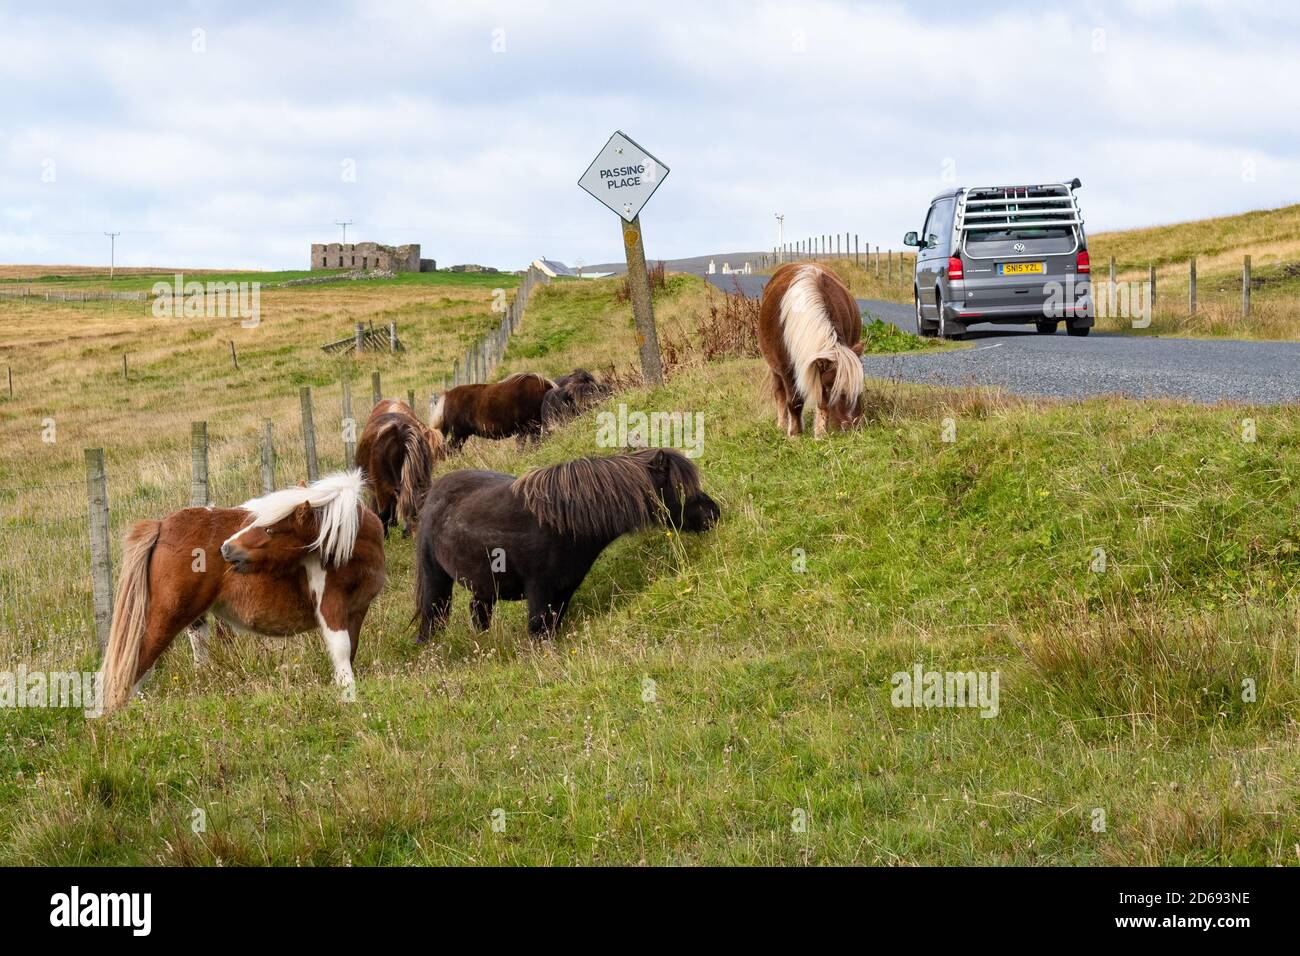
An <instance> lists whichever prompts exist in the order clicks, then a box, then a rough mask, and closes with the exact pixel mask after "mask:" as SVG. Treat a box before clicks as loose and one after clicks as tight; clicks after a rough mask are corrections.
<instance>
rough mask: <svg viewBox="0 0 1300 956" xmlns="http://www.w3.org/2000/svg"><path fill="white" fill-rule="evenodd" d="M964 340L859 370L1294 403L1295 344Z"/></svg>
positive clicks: (1103, 338) (995, 328)
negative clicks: (956, 347) (945, 348)
mask: <svg viewBox="0 0 1300 956" xmlns="http://www.w3.org/2000/svg"><path fill="white" fill-rule="evenodd" d="M706 278H707V279H708V280H709V281H710V282H712V283H713V284H714V285H716V286H717V287H718V288H720V289H725V290H726V291H728V292H734V291H736V288H737V286H739V288H740V291H741V292H743V293H744V294H745V295H747V296H750V297H757V296H759V295H761V294H762V291H763V286H764V285H766V284H767V276H756V275H755V276H723V275H711V276H706ZM858 303H859V305H861V306H862V308H863V310H864V311H865V312H866V313H868V314H869V315H872V316H875V317H876V318H879V319H883V320H885V321H887V322H892V323H893V324H894V325H897V326H898V327H899V328H902V329H905V330H906V331H908V332H912V331H915V327H916V323H915V319H914V318H913V316H912V308H911V306H906V305H899V304H898V303H896V302H879V301H876V300H871V299H859V300H858ZM967 340H968V341H969V342H970V343H971V344H970V347H968V348H964V349H959V350H951V351H945V352H940V353H935V354H920V355H912V354H902V355H868V356H866V357H864V358H863V360H862V364H863V366H864V367H865V368H866V370H867V374H868V375H872V376H876V377H878V378H889V377H897V378H900V379H902V380H904V381H908V382H922V383H925V384H930V385H994V386H998V387H1000V388H1004V389H1006V390H1007V391H1009V392H1014V393H1016V394H1020V395H1044V396H1052V397H1069V398H1078V397H1084V396H1089V395H1105V394H1121V395H1129V396H1132V397H1134V398H1182V399H1190V400H1192V401H1197V402H1217V401H1238V402H1247V403H1257V404H1275V403H1281V402H1298V401H1300V342H1234V341H1229V340H1224V339H1217V340H1212V339H1177V338H1153V337H1139V336H1128V335H1113V334H1111V335H1108V334H1104V333H1098V332H1095V331H1094V332H1093V333H1092V334H1091V335H1089V336H1088V337H1087V338H1078V339H1076V338H1070V337H1069V336H1067V335H1066V334H1065V332H1064V330H1062V331H1059V332H1057V333H1056V334H1055V335H1039V334H1037V333H1036V332H1035V331H1034V330H1033V328H1032V327H1028V331H1026V326H1022V325H987V326H985V325H979V326H975V327H974V328H972V329H971V331H970V333H969V334H968V335H967Z"/></svg>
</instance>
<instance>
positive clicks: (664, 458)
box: [650, 448, 673, 475]
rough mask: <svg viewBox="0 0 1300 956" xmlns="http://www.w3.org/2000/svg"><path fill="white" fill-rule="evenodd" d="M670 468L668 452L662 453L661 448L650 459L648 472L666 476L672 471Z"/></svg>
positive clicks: (670, 461) (670, 460)
mask: <svg viewBox="0 0 1300 956" xmlns="http://www.w3.org/2000/svg"><path fill="white" fill-rule="evenodd" d="M672 466H673V463H672V459H670V458H669V457H668V452H666V451H664V450H663V449H662V448H660V449H659V450H658V451H657V452H655V453H654V457H653V458H651V459H650V470H651V471H655V472H658V473H659V474H661V475H666V474H668V472H669V471H670V470H671V469H672Z"/></svg>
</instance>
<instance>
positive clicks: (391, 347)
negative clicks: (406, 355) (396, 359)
mask: <svg viewBox="0 0 1300 956" xmlns="http://www.w3.org/2000/svg"><path fill="white" fill-rule="evenodd" d="M388 351H390V352H396V351H397V323H396V322H389V323H388Z"/></svg>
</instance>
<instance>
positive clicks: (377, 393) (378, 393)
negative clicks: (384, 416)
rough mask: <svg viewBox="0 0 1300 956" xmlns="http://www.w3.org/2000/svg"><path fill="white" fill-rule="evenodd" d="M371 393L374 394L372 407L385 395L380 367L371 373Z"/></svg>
mask: <svg viewBox="0 0 1300 956" xmlns="http://www.w3.org/2000/svg"><path fill="white" fill-rule="evenodd" d="M370 394H371V395H372V396H374V401H373V402H371V403H370V407H371V408H374V407H375V406H376V405H378V404H379V400H380V399H381V398H383V397H384V390H383V388H381V387H380V382H379V370H378V369H376V370H375V371H373V372H371V373H370Z"/></svg>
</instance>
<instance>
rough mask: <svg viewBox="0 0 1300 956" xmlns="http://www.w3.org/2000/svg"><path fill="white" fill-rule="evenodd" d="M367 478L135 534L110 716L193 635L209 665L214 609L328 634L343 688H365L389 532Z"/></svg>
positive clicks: (278, 632)
mask: <svg viewBox="0 0 1300 956" xmlns="http://www.w3.org/2000/svg"><path fill="white" fill-rule="evenodd" d="M363 484H364V479H363V477H362V474H361V472H360V471H349V472H344V473H340V474H336V475H330V476H328V477H326V478H322V479H321V480H320V481H318V482H316V483H314V484H311V485H308V486H307V487H305V488H287V489H285V490H283V491H275V492H272V493H271V494H269V495H264V496H263V497H261V498H254V499H253V500H252V501H248V502H245V503H244V505H242V506H241V507H239V508H185V509H183V510H181V511H174V512H172V513H171V514H169V515H168V516H167V517H165V518H163V519H162V520H161V521H140V522H137V523H136V525H135V526H134V527H133V528H132V529H131V531H130V532H129V533H128V534H127V536H126V544H125V548H124V549H123V555H122V572H121V578H120V579H119V581H118V585H117V598H116V600H115V602H114V605H113V625H112V628H111V630H110V632H109V639H108V647H107V648H106V650H105V651H104V663H103V675H104V677H103V679H104V709H105V710H106V711H107V710H113V709H116V708H118V707H121V706H122V705H124V704H125V703H126V702H127V700H128V699H129V698H130V696H131V691H132V688H133V687H135V685H136V684H137V682H139V680H140V679H141V678H142V677H143V676H144V675H145V674H146V673H148V671H149V668H151V667H152V666H153V664H154V662H155V661H156V660H157V659H158V655H159V654H161V653H162V652H163V651H164V650H166V649H167V646H168V645H169V644H170V643H171V642H172V640H173V639H174V638H175V637H176V635H177V634H179V633H180V632H181V631H182V630H184V629H185V628H187V627H191V628H192V630H191V634H190V640H191V643H192V644H193V647H194V656H195V660H196V661H198V662H199V663H200V664H202V663H204V662H205V661H206V659H207V639H208V630H209V629H208V625H207V614H208V612H209V611H210V612H211V613H212V614H214V615H215V616H216V617H217V618H218V620H221V621H224V622H226V623H228V624H232V625H234V626H235V627H236V628H238V629H239V630H244V631H252V632H254V633H256V634H263V635H267V636H270V637H287V636H289V635H291V634H300V633H302V632H303V631H309V630H313V629H319V630H320V632H321V635H322V636H323V637H324V638H325V648H326V650H327V651H328V652H329V655H330V660H331V662H332V663H333V665H334V681H335V683H337V684H338V685H339V686H341V687H347V686H350V685H351V684H352V682H353V677H352V660H353V658H354V657H355V656H356V652H357V639H358V637H359V636H360V634H361V622H362V621H363V620H364V619H365V616H366V611H367V609H368V608H369V607H370V602H371V601H373V600H374V599H375V596H376V595H377V594H378V593H379V592H380V590H381V589H382V588H383V586H384V575H385V561H384V542H383V529H382V528H381V527H380V524H379V519H378V518H376V517H375V515H374V513H373V512H372V511H371V510H370V509H369V508H366V507H364V506H363V505H362V503H361V493H362V486H363Z"/></svg>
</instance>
